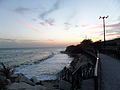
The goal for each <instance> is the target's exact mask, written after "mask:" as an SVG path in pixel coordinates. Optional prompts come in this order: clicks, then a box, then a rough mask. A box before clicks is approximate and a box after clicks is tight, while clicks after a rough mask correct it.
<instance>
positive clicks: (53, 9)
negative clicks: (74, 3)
mask: <svg viewBox="0 0 120 90" xmlns="http://www.w3.org/2000/svg"><path fill="white" fill-rule="evenodd" d="M59 5H60V0H56V2H55V3H54V4H53V6H52V8H50V9H49V10H47V11H44V12H43V13H42V14H40V18H41V19H42V20H45V17H46V16H47V15H48V14H50V13H52V12H54V11H55V10H57V9H58V8H59Z"/></svg>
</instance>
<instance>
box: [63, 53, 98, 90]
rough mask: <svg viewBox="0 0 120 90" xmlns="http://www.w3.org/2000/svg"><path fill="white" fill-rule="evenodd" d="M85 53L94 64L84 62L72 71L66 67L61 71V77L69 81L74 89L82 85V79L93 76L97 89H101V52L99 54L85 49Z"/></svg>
mask: <svg viewBox="0 0 120 90" xmlns="http://www.w3.org/2000/svg"><path fill="white" fill-rule="evenodd" d="M84 54H86V55H87V56H89V57H90V58H91V59H92V60H93V62H94V64H93V65H92V64H91V63H84V64H83V65H82V64H81V65H80V66H79V67H78V68H77V69H76V70H74V71H71V70H70V69H69V68H66V67H65V68H64V71H62V72H61V73H62V74H61V79H62V80H65V81H68V82H70V83H71V84H72V90H74V88H76V87H78V88H79V87H80V85H81V83H82V80H86V79H89V78H93V79H94V81H95V90H100V79H99V78H100V77H99V74H100V73H99V72H100V61H99V52H97V55H94V54H92V53H89V52H87V51H84Z"/></svg>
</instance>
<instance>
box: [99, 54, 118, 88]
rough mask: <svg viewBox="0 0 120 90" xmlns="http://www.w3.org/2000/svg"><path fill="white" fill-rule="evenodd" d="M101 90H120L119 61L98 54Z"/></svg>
mask: <svg viewBox="0 0 120 90" xmlns="http://www.w3.org/2000/svg"><path fill="white" fill-rule="evenodd" d="M100 60H101V69H102V89H101V90H120V60H117V59H114V58H112V57H110V56H107V55H103V54H100Z"/></svg>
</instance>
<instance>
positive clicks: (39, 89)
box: [6, 82, 47, 90]
mask: <svg viewBox="0 0 120 90" xmlns="http://www.w3.org/2000/svg"><path fill="white" fill-rule="evenodd" d="M6 89H7V90H47V89H46V87H44V86H41V85H36V86H31V85H29V84H27V83H25V82H20V83H12V84H11V85H7V86H6Z"/></svg>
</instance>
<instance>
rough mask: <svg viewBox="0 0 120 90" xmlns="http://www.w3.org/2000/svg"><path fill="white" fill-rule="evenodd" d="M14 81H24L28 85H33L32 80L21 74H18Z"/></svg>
mask: <svg viewBox="0 0 120 90" xmlns="http://www.w3.org/2000/svg"><path fill="white" fill-rule="evenodd" d="M15 82H25V83H27V84H30V85H35V83H34V82H32V81H31V80H29V79H28V78H27V77H25V76H24V75H23V74H18V77H17V78H16V79H15Z"/></svg>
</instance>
